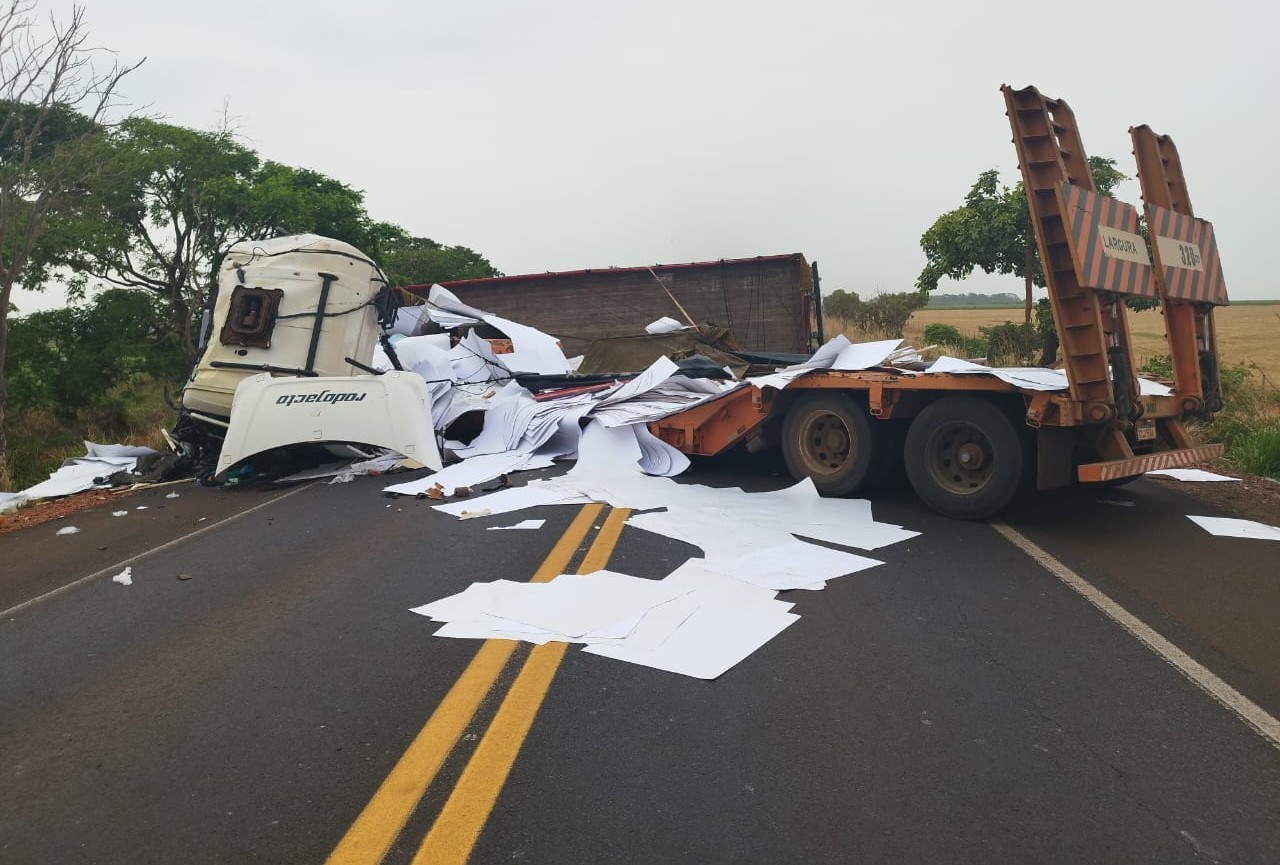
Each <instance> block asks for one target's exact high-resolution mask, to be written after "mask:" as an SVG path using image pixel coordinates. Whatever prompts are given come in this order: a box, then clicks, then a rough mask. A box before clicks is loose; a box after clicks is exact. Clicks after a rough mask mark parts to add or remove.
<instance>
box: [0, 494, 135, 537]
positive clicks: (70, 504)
mask: <svg viewBox="0 0 1280 865" xmlns="http://www.w3.org/2000/svg"><path fill="white" fill-rule="evenodd" d="M133 492H136V490H133V489H127V490H85V491H84V492H82V493H76V494H75V495H72V496H63V497H62V498H57V499H41V500H40V501H38V502H35V503H34V504H30V505H27V506H26V507H23V508H18V509H17V510H16V511H13V512H11V513H7V514H0V535H3V534H6V533H7V532H14V531H17V530H18V529H25V528H28V527H30V526H38V525H40V524H41V523H48V522H52V521H54V520H60V519H62V518H64V517H69V516H71V515H72V514H78V513H80V512H81V511H87V510H88V509H89V508H92V507H95V506H97V505H100V504H103V503H105V502H116V501H119V500H120V499H122V498H124V497H126V496H128V495H129V494H130V493H133Z"/></svg>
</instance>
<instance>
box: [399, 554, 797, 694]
mask: <svg viewBox="0 0 1280 865" xmlns="http://www.w3.org/2000/svg"><path fill="white" fill-rule="evenodd" d="M792 606H793V605H792V604H788V603H783V602H780V601H778V600H776V599H775V593H774V592H772V591H769V590H767V589H761V588H758V587H755V586H750V585H747V584H745V583H740V582H738V581H736V580H732V579H728V578H726V577H724V576H722V575H719V574H716V573H713V572H711V571H708V570H706V569H704V568H703V567H702V566H701V561H700V560H697V559H693V560H690V561H689V562H686V563H685V564H684V565H683V566H682V567H681V568H680V569H678V570H676V571H675V572H673V573H672V574H670V575H669V576H668V577H667V578H666V579H663V580H645V579H641V578H639V577H632V576H628V575H627V574H620V573H617V572H614V571H597V572H595V573H592V574H584V575H578V574H563V575H561V576H559V577H556V578H555V579H554V580H552V581H550V582H547V583H514V582H510V581H508V580H496V581H494V582H491V583H475V584H473V585H471V586H470V587H468V588H467V590H466V591H464V592H461V593H459V594H456V595H452V596H450V597H448V598H444V599H442V600H440V601H436V602H435V603H432V604H426V605H424V606H421V607H417V608H415V609H414V610H413V612H415V613H418V614H420V615H424V616H428V617H430V618H432V619H434V620H435V621H438V622H445V623H446V624H445V625H444V627H442V628H440V629H439V630H437V631H436V635H437V636H441V637H465V638H473V639H494V638H498V639H515V640H526V641H528V642H532V643H538V644H542V643H546V642H550V641H553V640H556V641H560V642H566V643H582V644H584V645H586V646H587V651H588V652H591V653H593V654H597V655H604V656H606V657H610V658H615V659H617V660H622V661H630V662H632V663H639V664H644V665H646V666H650V667H656V668H658V669H663V670H669V671H671V672H677V673H683V674H685V675H688V676H695V677H698V678H702V679H714V678H716V677H717V676H719V675H721V674H722V673H724V672H725V671H726V670H728V669H729V668H730V667H732V666H733V665H734V664H736V663H738V661H740V660H742V658H744V657H746V656H747V655H749V654H751V653H752V652H754V651H755V650H756V649H758V648H759V647H760V646H762V645H764V644H765V643H766V642H768V641H769V640H770V639H772V638H773V637H774V636H776V635H777V634H779V633H781V631H782V630H783V629H784V628H786V627H787V626H788V625H791V624H792V623H794V622H795V621H796V620H797V619H799V616H796V615H794V614H793V613H790V612H789V610H790V609H791V607H792Z"/></svg>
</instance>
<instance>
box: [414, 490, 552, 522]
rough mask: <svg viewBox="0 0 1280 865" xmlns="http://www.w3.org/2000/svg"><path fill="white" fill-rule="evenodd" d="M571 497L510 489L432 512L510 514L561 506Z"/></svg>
mask: <svg viewBox="0 0 1280 865" xmlns="http://www.w3.org/2000/svg"><path fill="white" fill-rule="evenodd" d="M570 497H571V495H570V494H569V493H565V492H563V491H561V490H555V489H549V488H546V487H542V486H523V487H508V488H507V489H505V490H498V491H497V492H495V493H488V494H487V495H483V496H475V497H473V498H468V499H460V500H458V501H456V502H449V503H447V504H443V505H432V510H437V511H440V512H441V513H445V514H450V515H452V516H455V517H458V516H461V515H462V513H463V512H464V511H478V510H481V509H483V510H485V511H487V512H488V513H489V514H509V513H511V512H512V511H519V510H524V509H525V508H534V507H540V506H542V505H556V504H560V503H561V502H563V501H564V500H565V499H568V498H570Z"/></svg>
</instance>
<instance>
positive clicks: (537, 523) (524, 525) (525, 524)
mask: <svg viewBox="0 0 1280 865" xmlns="http://www.w3.org/2000/svg"><path fill="white" fill-rule="evenodd" d="M546 522H547V521H546V520H521V521H520V522H518V523H516V524H515V525H514V526H489V528H488V529H487V530H488V531H491V532H501V531H509V530H511V529H540V528H542V526H543V525H544V524H545V523H546Z"/></svg>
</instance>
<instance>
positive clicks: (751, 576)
mask: <svg viewBox="0 0 1280 865" xmlns="http://www.w3.org/2000/svg"><path fill="white" fill-rule="evenodd" d="M882 564H884V562H880V561H877V560H876V559H869V558H867V557H866V556H859V555H856V554H854V553H846V552H843V551H841V550H833V549H830V548H829V547H820V546H818V545H817V544H807V543H805V542H803V541H790V542H788V543H784V544H779V545H778V546H776V547H769V548H767V549H763V550H752V551H751V552H749V553H745V554H743V555H739V556H716V557H715V558H708V559H707V561H706V563H705V565H704V567H705V568H706V569H707V570H709V571H715V572H716V573H720V574H724V575H725V576H727V577H733V578H734V579H736V580H742V581H743V582H744V583H751V584H752V585H757V586H763V587H764V588H766V589H777V590H779V591H784V590H786V589H821V588H822V587H823V586H824V585H826V584H825V582H824V581H825V580H831V579H835V578H836V577H842V576H845V575H846V574H853V573H856V572H858V571H863V570H866V569H867V568H874V567H875V566H876V565H882Z"/></svg>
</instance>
